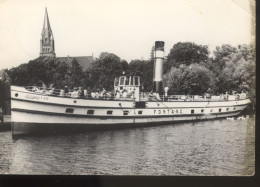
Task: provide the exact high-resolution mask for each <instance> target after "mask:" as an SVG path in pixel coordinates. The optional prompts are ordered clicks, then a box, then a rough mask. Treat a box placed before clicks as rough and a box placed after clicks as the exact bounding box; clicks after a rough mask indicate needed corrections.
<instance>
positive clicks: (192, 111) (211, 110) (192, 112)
mask: <svg viewBox="0 0 260 187" xmlns="http://www.w3.org/2000/svg"><path fill="white" fill-rule="evenodd" d="M221 110H222V109H221V108H219V109H218V111H219V112H221ZM233 110H236V107H234V108H233ZM226 111H229V108H226ZM194 112H195V111H194V109H192V110H191V114H194ZM203 112H204V109H201V113H203ZM210 112H213V109H210Z"/></svg>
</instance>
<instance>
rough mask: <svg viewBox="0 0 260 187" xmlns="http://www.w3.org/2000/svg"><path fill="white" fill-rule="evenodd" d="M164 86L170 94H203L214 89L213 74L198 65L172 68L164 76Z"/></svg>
mask: <svg viewBox="0 0 260 187" xmlns="http://www.w3.org/2000/svg"><path fill="white" fill-rule="evenodd" d="M164 82H165V85H166V86H168V87H169V88H170V89H169V93H171V94H200V95H202V94H204V93H205V92H206V91H207V90H208V88H214V87H215V80H214V74H213V72H211V71H210V70H208V69H207V68H206V67H204V66H201V65H199V64H191V65H189V66H186V65H180V66H179V67H178V68H176V67H172V68H171V70H170V71H169V72H168V73H167V74H166V75H165V76H164Z"/></svg>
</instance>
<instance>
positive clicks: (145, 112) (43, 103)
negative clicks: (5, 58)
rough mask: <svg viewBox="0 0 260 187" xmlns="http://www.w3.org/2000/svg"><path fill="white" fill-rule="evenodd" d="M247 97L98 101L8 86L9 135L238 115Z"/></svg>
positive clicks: (99, 128) (246, 102)
mask: <svg viewBox="0 0 260 187" xmlns="http://www.w3.org/2000/svg"><path fill="white" fill-rule="evenodd" d="M249 103H250V100H249V99H243V100H231V101H207V100H202V101H143V102H139V103H138V102H135V101H133V100H108V99H107V100H106V99H104V100H99V99H96V100H95V99H80V98H65V97H57V96H56V97H55V96H47V95H46V96H44V95H39V94H36V93H33V92H30V91H27V90H26V89H25V88H23V87H17V86H12V87H11V110H12V134H13V135H22V134H31V133H37V134H45V133H48V134H51V133H59V132H62V131H68V132H70V131H71V132H72V131H79V132H82V131H85V130H103V129H111V128H124V127H133V126H135V127H136V126H144V125H151V124H156V125H158V124H163V123H175V122H180V121H194V120H206V119H216V118H223V117H230V116H236V115H239V113H240V112H241V111H242V110H243V109H244V108H245V107H246V106H247V105H248V104H249Z"/></svg>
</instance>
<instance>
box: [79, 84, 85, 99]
mask: <svg viewBox="0 0 260 187" xmlns="http://www.w3.org/2000/svg"><path fill="white" fill-rule="evenodd" d="M78 96H79V97H80V98H83V97H84V93H83V89H82V87H81V86H80V87H79V90H78Z"/></svg>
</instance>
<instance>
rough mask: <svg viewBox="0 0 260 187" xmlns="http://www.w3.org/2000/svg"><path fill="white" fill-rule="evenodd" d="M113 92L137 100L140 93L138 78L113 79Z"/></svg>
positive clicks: (120, 77)
mask: <svg viewBox="0 0 260 187" xmlns="http://www.w3.org/2000/svg"><path fill="white" fill-rule="evenodd" d="M114 91H115V93H117V92H118V93H120V94H123V95H127V96H130V97H132V98H135V99H139V92H140V76H136V75H123V76H119V77H115V80H114Z"/></svg>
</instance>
